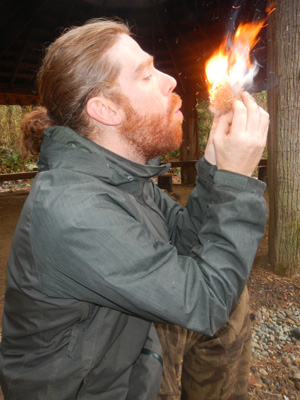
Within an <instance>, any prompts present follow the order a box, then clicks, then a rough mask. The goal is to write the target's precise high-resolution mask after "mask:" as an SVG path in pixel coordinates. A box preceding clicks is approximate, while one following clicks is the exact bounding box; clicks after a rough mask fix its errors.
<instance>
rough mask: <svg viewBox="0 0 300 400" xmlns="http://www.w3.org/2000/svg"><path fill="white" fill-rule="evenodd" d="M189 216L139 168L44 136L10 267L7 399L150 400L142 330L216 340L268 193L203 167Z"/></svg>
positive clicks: (148, 336) (152, 351) (248, 260)
mask: <svg viewBox="0 0 300 400" xmlns="http://www.w3.org/2000/svg"><path fill="white" fill-rule="evenodd" d="M196 167H197V171H198V176H197V179H196V188H195V189H194V190H193V192H192V194H191V196H190V199H189V201H188V204H187V207H186V208H185V209H184V210H183V209H182V207H181V206H180V205H179V204H178V203H176V202H174V201H173V200H172V199H171V198H170V197H169V196H168V195H166V194H165V193H164V192H163V191H161V190H160V189H159V188H158V187H157V186H156V185H155V184H154V182H153V180H152V179H151V178H152V177H153V176H157V175H159V174H162V173H164V172H165V171H166V170H167V169H168V168H169V166H161V165H159V164H158V163H157V160H154V161H152V162H150V163H148V164H146V165H140V164H137V163H134V162H131V161H129V160H127V159H124V158H122V157H120V156H118V155H116V154H113V153H111V152H109V151H107V150H105V149H103V148H101V147H100V146H98V145H96V144H95V143H93V142H91V141H89V140H88V139H85V138H83V137H81V136H79V135H78V134H76V133H75V132H74V131H72V130H70V129H68V128H63V127H52V128H49V129H48V130H46V132H45V138H44V141H43V146H42V149H41V154H40V160H39V170H40V172H39V173H38V175H37V177H36V178H35V179H34V182H33V184H32V188H31V191H30V194H29V196H28V199H27V200H26V203H25V205H24V208H23V210H22V213H21V216H20V220H19V223H18V225H17V228H16V231H15V234H14V238H13V243H12V249H11V253H10V256H9V260H8V270H7V289H6V295H5V310H4V316H3V339H2V345H1V356H0V366H1V385H2V390H3V392H4V394H5V398H6V399H9V400H15V399H17V400H40V399H47V400H69V399H84V400H88V399H91V400H93V399H97V400H110V399H111V400H123V399H124V400H125V399H126V400H154V399H155V398H156V396H157V392H158V390H159V386H160V376H161V368H162V362H163V361H162V354H161V346H160V343H159V341H158V339H157V335H156V331H155V328H154V324H153V322H155V321H157V322H166V323H172V324H176V325H181V326H183V327H186V328H188V329H191V330H194V331H197V332H201V333H204V334H207V335H213V334H214V333H215V332H216V331H217V330H218V329H219V328H220V327H221V326H222V325H223V324H225V323H226V322H227V321H228V319H229V313H230V311H231V309H232V307H233V306H234V305H235V304H236V302H237V300H238V298H239V296H240V294H241V293H242V291H243V288H244V286H245V284H246V281H247V278H248V275H249V272H250V269H251V266H252V263H253V260H254V256H255V253H256V251H257V247H258V244H259V242H260V240H261V238H262V235H263V233H264V228H265V221H266V216H267V208H266V204H265V201H264V198H263V192H264V189H265V184H264V183H263V182H260V181H258V180H256V179H253V178H248V177H245V176H242V175H239V174H234V173H230V172H226V171H221V170H217V168H216V167H215V166H212V165H211V164H209V163H208V162H207V161H206V160H205V159H201V160H200V161H199V162H198V163H197V166H196Z"/></svg>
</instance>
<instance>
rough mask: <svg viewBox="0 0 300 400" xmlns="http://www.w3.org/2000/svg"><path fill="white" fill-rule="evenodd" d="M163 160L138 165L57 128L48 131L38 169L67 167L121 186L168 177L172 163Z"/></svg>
mask: <svg viewBox="0 0 300 400" xmlns="http://www.w3.org/2000/svg"><path fill="white" fill-rule="evenodd" d="M160 161H161V158H160V157H156V158H154V159H152V160H150V161H149V162H148V163H147V164H139V163H135V162H133V161H130V160H128V159H126V158H124V157H121V156H119V155H117V154H115V153H113V152H111V151H109V150H107V149H105V148H103V147H101V146H99V145H97V144H96V143H94V142H93V141H91V140H89V139H87V138H84V137H82V136H80V135H79V134H77V133H76V132H75V131H73V130H72V129H69V128H65V127H62V126H53V127H51V128H48V129H46V130H45V132H44V139H43V144H42V147H41V153H40V158H39V161H38V167H39V171H47V170H50V169H57V168H66V169H69V170H73V171H77V172H83V173H86V174H88V175H92V176H94V177H97V178H99V179H101V180H103V181H106V182H110V184H113V185H120V184H123V183H127V182H131V181H133V180H135V179H137V178H144V179H150V178H152V177H154V176H159V175H162V174H164V173H165V172H167V171H168V170H169V169H170V164H164V165H160Z"/></svg>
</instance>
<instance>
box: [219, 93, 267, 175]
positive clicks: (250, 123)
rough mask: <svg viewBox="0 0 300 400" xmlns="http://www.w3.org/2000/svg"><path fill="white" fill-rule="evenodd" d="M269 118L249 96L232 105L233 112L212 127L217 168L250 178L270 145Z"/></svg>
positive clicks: (242, 97) (222, 117)
mask: <svg viewBox="0 0 300 400" xmlns="http://www.w3.org/2000/svg"><path fill="white" fill-rule="evenodd" d="M268 127H269V115H268V113H267V112H266V111H264V110H263V109H262V108H261V107H259V106H258V104H257V103H256V101H255V100H254V98H253V97H252V96H251V95H250V94H249V93H246V92H244V93H242V94H241V100H235V101H234V103H233V112H232V113H228V114H226V115H222V116H220V117H219V118H218V120H216V123H215V125H214V126H213V130H212V131H213V143H214V148H215V155H216V162H217V166H218V168H221V169H227V170H230V171H233V172H238V173H242V174H245V175H249V176H251V174H252V172H253V171H254V169H255V167H256V165H257V163H258V161H259V159H260V157H261V153H262V152H263V149H264V147H265V145H266V141H267V133H268Z"/></svg>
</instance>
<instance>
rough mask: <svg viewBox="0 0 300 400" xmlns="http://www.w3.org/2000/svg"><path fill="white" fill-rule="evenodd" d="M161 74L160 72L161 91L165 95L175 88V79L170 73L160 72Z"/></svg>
mask: <svg viewBox="0 0 300 400" xmlns="http://www.w3.org/2000/svg"><path fill="white" fill-rule="evenodd" d="M161 74H162V92H163V94H164V95H165V96H168V95H169V94H170V93H172V92H173V90H174V89H175V88H176V86H177V81H176V79H174V78H173V77H172V76H170V75H167V74H165V73H163V72H161Z"/></svg>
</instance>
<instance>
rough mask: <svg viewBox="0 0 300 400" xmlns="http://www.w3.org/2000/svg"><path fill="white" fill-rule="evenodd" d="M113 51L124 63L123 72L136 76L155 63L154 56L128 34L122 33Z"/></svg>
mask: <svg viewBox="0 0 300 400" xmlns="http://www.w3.org/2000/svg"><path fill="white" fill-rule="evenodd" d="M112 53H113V56H114V57H116V59H117V60H118V61H120V62H121V64H122V65H123V68H122V70H123V72H127V73H130V74H132V75H133V76H134V77H136V76H137V75H138V74H139V73H140V72H141V71H142V70H143V69H145V68H147V67H149V66H151V65H152V64H153V57H152V56H150V55H149V54H148V53H146V52H145V51H144V50H142V49H141V47H140V46H139V44H138V43H137V42H136V41H135V40H134V39H132V38H131V37H130V36H128V35H126V34H122V35H120V38H119V40H118V42H117V43H116V45H115V46H113V48H112ZM121 74H122V71H121Z"/></svg>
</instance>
